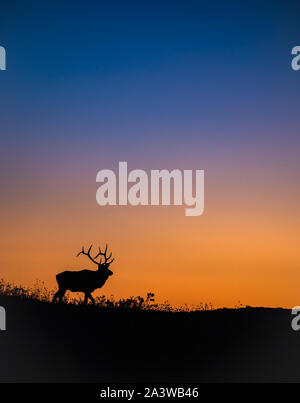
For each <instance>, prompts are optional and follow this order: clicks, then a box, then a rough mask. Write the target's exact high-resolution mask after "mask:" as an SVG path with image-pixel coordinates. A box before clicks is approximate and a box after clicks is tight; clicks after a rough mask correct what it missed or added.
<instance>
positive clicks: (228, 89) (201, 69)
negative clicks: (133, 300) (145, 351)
mask: <svg viewBox="0 0 300 403" xmlns="http://www.w3.org/2000/svg"><path fill="white" fill-rule="evenodd" d="M65 3H67V2H65ZM68 3H69V4H62V2H61V1H51V3H50V2H49V4H41V3H40V2H38V1H27V2H21V1H14V2H11V1H2V2H1V5H0V45H2V46H5V48H6V51H7V71H1V72H0V111H1V112H0V113H1V128H0V133H1V151H0V152H1V160H0V168H1V176H0V181H1V182H0V185H1V228H2V231H1V240H0V245H1V246H0V248H1V254H0V267H1V270H0V277H4V278H5V279H7V280H11V281H14V282H17V283H23V284H26V285H32V284H33V283H34V281H35V279H37V278H39V279H40V280H42V281H44V282H45V284H46V285H47V286H48V287H50V288H55V287H56V284H55V274H56V273H58V272H59V271H62V270H63V269H65V268H74V269H80V268H93V265H90V264H89V263H88V261H87V260H85V258H84V257H80V258H76V257H75V255H76V253H77V252H78V251H79V250H80V248H81V246H82V245H86V246H88V245H89V244H91V243H94V244H95V245H98V244H100V245H104V244H105V242H108V243H109V247H110V248H111V250H112V252H113V254H114V256H115V262H114V263H113V265H112V267H111V268H112V270H113V271H114V273H115V275H114V276H113V277H112V278H111V279H109V281H108V283H107V284H106V285H105V286H104V288H103V289H102V290H100V291H98V292H97V293H96V295H102V294H106V295H110V294H114V295H115V296H117V297H119V296H122V297H127V296H131V295H145V294H146V293H147V292H149V291H152V292H154V293H155V294H156V296H157V299H158V300H159V301H164V300H169V302H170V303H172V304H174V305H181V304H184V303H188V304H195V305H197V304H198V303H200V302H212V303H213V304H214V306H233V305H234V304H236V303H237V302H238V301H241V302H242V303H244V304H249V305H265V306H295V305H300V291H299V281H300V265H299V235H300V226H299V224H300V219H299V201H300V191H299V168H300V162H299V151H300V139H299V121H298V116H299V106H300V101H299V94H300V71H299V72H295V71H293V70H292V69H291V66H290V63H291V60H292V56H291V49H292V47H293V46H295V45H300V24H299V13H300V6H299V3H298V2H296V1H289V2H284V1H255V0H254V1H251V2H250V1H249V2H239V1H214V2H207V3H206V2H201V1H184V2H183V1H174V0H172V1H109V2H108V1H107V2H100V1H98V2H94V1H90V0H85V1H76V2H74V3H75V4H71V3H70V2H68ZM297 3H298V4H297ZM118 161H128V166H129V169H130V170H131V169H135V168H140V169H145V170H150V169H162V168H167V169H173V168H179V169H204V170H205V180H206V185H205V192H206V196H205V213H204V215H203V216H200V217H185V215H184V208H183V207H134V208H133V207H105V208H103V207H99V206H98V205H97V204H96V199H95V195H96V190H97V186H98V185H97V184H96V181H95V178H96V173H97V172H98V170H100V169H104V168H108V169H117V166H118Z"/></svg>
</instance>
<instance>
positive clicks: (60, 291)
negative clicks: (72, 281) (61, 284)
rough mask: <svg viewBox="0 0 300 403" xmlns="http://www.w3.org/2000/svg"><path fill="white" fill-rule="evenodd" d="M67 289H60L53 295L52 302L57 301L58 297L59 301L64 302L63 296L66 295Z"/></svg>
mask: <svg viewBox="0 0 300 403" xmlns="http://www.w3.org/2000/svg"><path fill="white" fill-rule="evenodd" d="M66 291H67V290H61V289H58V291H57V292H56V293H55V294H54V295H53V300H52V302H55V301H56V300H57V298H59V302H62V299H63V296H64V295H65V293H66Z"/></svg>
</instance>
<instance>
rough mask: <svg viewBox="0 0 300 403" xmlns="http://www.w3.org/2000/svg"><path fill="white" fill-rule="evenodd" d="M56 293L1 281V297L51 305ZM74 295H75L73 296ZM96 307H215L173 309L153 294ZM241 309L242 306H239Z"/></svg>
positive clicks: (70, 300) (100, 300) (99, 300)
mask: <svg viewBox="0 0 300 403" xmlns="http://www.w3.org/2000/svg"><path fill="white" fill-rule="evenodd" d="M53 294H54V291H52V290H49V289H48V288H47V287H46V286H45V285H44V283H43V282H41V281H39V280H37V281H36V282H35V284H34V286H33V287H25V286H22V285H19V286H18V285H16V284H14V283H10V282H7V281H5V280H4V279H0V296H5V297H18V298H21V299H26V300H33V301H38V302H44V303H51V301H52V298H53ZM71 295H74V294H71ZM63 303H64V304H72V305H82V304H83V297H82V296H81V295H80V294H78V298H74V297H70V294H69V295H66V296H65V297H64V299H63ZM95 306H96V307H99V308H108V309H126V310H139V311H158V312H194V311H210V310H213V309H214V308H213V305H212V304H210V303H208V304H207V303H205V304H204V303H200V304H199V305H197V306H191V307H189V306H188V305H183V306H181V307H173V306H171V305H170V304H169V302H168V301H165V302H163V303H156V302H155V295H154V294H153V293H151V292H149V293H148V294H147V296H146V297H145V298H144V297H141V296H137V297H129V298H121V299H119V300H116V299H115V298H114V296H113V295H112V296H110V297H109V298H108V297H106V296H105V295H101V296H100V297H95ZM239 307H240V306H239Z"/></svg>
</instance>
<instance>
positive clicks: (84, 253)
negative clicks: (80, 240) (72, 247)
mask: <svg viewBox="0 0 300 403" xmlns="http://www.w3.org/2000/svg"><path fill="white" fill-rule="evenodd" d="M92 246H93V245H91V246H90V247H89V250H88V251H87V253H86V252H85V251H84V247H82V250H81V251H80V252H79V253H78V255H77V257H78V256H79V255H81V254H83V255H86V256H88V257H89V258H90V260H91V261H92V262H93V263H95V264H99V263H98V262H96V260H95V259H96V257H98V256H99V254H98V255H97V256H95V257H94V259H93V258H92V256H91V255H90V252H91V249H92Z"/></svg>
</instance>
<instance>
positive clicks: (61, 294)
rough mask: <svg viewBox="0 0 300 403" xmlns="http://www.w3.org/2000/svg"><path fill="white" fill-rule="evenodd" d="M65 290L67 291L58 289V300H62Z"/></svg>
mask: <svg viewBox="0 0 300 403" xmlns="http://www.w3.org/2000/svg"><path fill="white" fill-rule="evenodd" d="M66 291H67V290H61V291H59V302H62V300H63V297H64V295H65V293H66Z"/></svg>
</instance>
